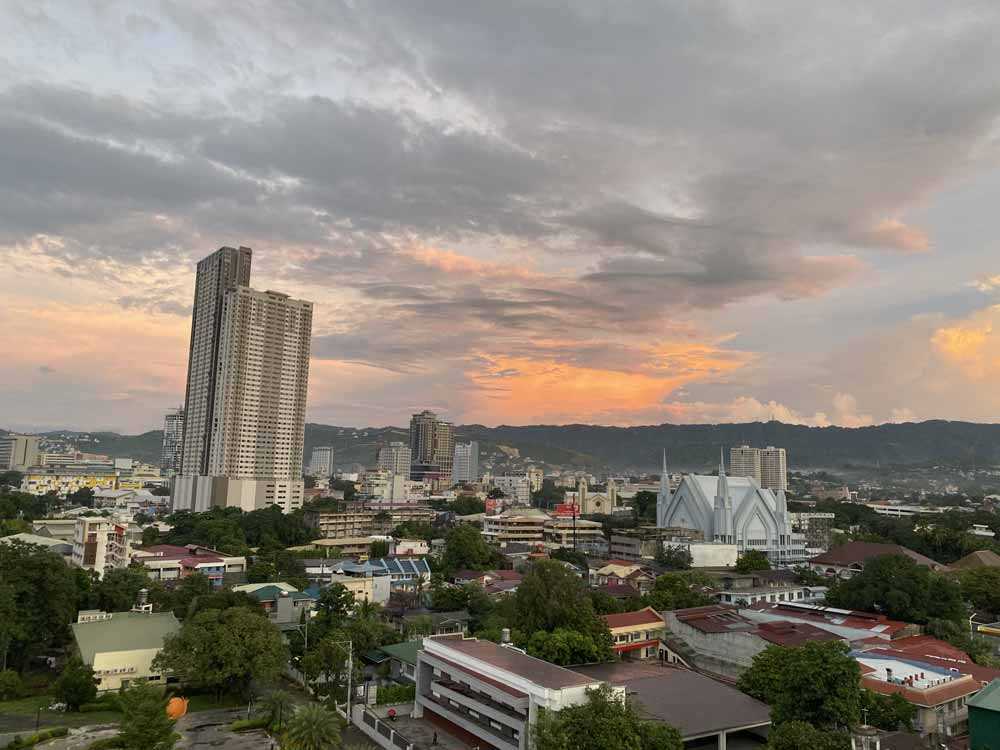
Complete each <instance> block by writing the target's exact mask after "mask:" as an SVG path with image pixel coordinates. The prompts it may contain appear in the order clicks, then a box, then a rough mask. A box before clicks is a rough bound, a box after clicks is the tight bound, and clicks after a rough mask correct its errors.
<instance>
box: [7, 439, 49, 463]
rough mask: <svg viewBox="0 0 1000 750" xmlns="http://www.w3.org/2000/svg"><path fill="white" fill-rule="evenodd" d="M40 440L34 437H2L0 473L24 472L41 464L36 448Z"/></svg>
mask: <svg viewBox="0 0 1000 750" xmlns="http://www.w3.org/2000/svg"><path fill="white" fill-rule="evenodd" d="M40 442H41V438H40V437H37V436H35V435H4V436H3V437H2V438H0V471H8V470H14V471H24V470H25V469H27V468H28V467H29V466H38V464H40V463H41V455H42V454H41V453H40V452H39V449H38V446H39V443H40Z"/></svg>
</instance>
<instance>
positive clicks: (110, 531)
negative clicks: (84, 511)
mask: <svg viewBox="0 0 1000 750" xmlns="http://www.w3.org/2000/svg"><path fill="white" fill-rule="evenodd" d="M131 560H132V548H131V545H130V544H129V540H128V522H127V521H125V520H119V519H117V518H114V517H110V518H109V517H106V516H83V517H81V518H78V519H76V526H75V529H74V532H73V564H74V565H75V566H77V567H78V568H83V569H84V570H92V571H94V572H95V573H97V575H98V576H99V577H102V578H103V577H104V574H105V573H106V572H107V571H109V570H114V569H115V568H125V567H128V564H129V562H131Z"/></svg>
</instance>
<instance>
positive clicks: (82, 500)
mask: <svg viewBox="0 0 1000 750" xmlns="http://www.w3.org/2000/svg"><path fill="white" fill-rule="evenodd" d="M66 502H67V503H68V504H70V505H82V506H83V507H85V508H93V507H94V490H92V489H91V488H90V487H81V488H80V489H78V490H74V491H73V492H70V493H69V494H68V495H66Z"/></svg>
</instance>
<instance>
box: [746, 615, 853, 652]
mask: <svg viewBox="0 0 1000 750" xmlns="http://www.w3.org/2000/svg"><path fill="white" fill-rule="evenodd" d="M756 633H757V635H759V636H760V637H761V638H763V639H764V640H765V641H769V642H770V643H774V644H777V645H778V646H801V645H802V644H803V643H811V642H812V641H839V640H840V638H839V637H838V636H836V635H834V634H833V633H831V632H829V631H828V630H823V629H822V628H817V627H816V626H815V625H810V624H809V623H805V622H788V621H786V620H779V621H777V622H762V623H760V624H759V625H758V626H757V630H756Z"/></svg>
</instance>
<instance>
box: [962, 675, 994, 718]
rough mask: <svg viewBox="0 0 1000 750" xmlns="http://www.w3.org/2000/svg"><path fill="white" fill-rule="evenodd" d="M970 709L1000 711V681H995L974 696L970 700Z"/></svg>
mask: <svg viewBox="0 0 1000 750" xmlns="http://www.w3.org/2000/svg"><path fill="white" fill-rule="evenodd" d="M968 705H969V706H970V707H972V706H975V707H976V708H985V709H987V710H988V711H1000V680H993V682H991V683H990V684H989V685H987V686H986V687H984V688H983V689H982V690H980V691H979V692H978V693H976V694H975V695H974V696H972V697H971V698H969V701H968Z"/></svg>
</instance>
